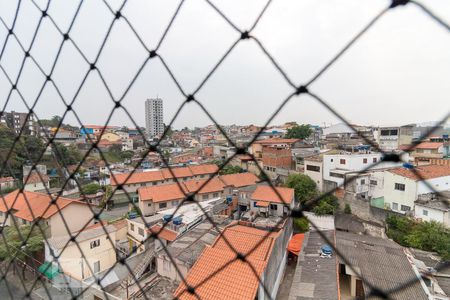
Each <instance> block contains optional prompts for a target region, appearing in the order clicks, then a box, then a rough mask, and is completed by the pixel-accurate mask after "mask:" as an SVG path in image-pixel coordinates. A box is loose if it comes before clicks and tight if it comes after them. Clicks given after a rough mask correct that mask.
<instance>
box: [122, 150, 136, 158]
mask: <svg viewBox="0 0 450 300" xmlns="http://www.w3.org/2000/svg"><path fill="white" fill-rule="evenodd" d="M133 156H134V152H133V151H131V150H127V151H122V152H121V153H120V157H121V158H122V160H126V159H131V158H133Z"/></svg>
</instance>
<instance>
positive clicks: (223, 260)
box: [174, 225, 277, 300]
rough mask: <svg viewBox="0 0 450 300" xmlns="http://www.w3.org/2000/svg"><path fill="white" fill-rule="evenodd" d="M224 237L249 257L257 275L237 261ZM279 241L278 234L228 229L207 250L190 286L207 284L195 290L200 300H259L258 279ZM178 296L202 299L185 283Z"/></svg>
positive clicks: (190, 275) (239, 227)
mask: <svg viewBox="0 0 450 300" xmlns="http://www.w3.org/2000/svg"><path fill="white" fill-rule="evenodd" d="M266 235H268V236H267V237H266ZM223 236H225V239H226V240H227V241H228V242H229V243H230V244H231V245H232V246H233V248H235V250H236V251H238V252H239V253H242V254H244V255H245V256H246V261H247V262H248V263H249V264H250V265H251V266H253V268H254V270H255V271H256V274H255V272H254V271H253V270H252V269H251V267H250V266H249V264H247V263H246V262H243V261H241V260H239V259H236V253H235V252H234V251H233V250H232V249H231V248H230V247H229V246H228V244H227V243H226V242H225V240H224V237H223ZM276 237H277V234H276V233H270V234H268V232H267V231H264V230H260V229H256V228H252V227H247V226H242V225H231V226H229V227H226V228H225V229H224V231H223V233H222V235H220V236H219V237H218V238H217V239H216V241H215V242H214V244H213V245H212V246H211V247H206V248H205V250H204V251H203V253H202V255H201V256H200V257H199V259H198V260H197V262H196V263H195V264H194V266H193V267H192V268H191V270H190V271H189V273H188V275H187V277H186V282H187V284H189V285H190V286H192V287H196V286H197V285H199V283H201V282H203V284H201V285H200V286H198V287H196V288H195V293H196V295H197V296H198V297H199V298H200V299H226V300H234V299H236V300H238V299H239V300H241V299H244V300H245V299H248V300H253V299H255V296H256V294H257V291H258V287H259V280H258V278H259V277H260V276H261V275H262V273H263V272H264V269H265V267H266V265H267V263H268V261H269V257H270V254H271V253H272V249H273V244H274V240H275V238H276ZM254 248H255V250H253V249H254ZM251 251H253V252H251ZM247 254H248V255H247ZM224 266H226V267H224ZM206 279H208V280H206ZM174 296H175V297H177V298H178V299H183V300H191V299H198V298H197V297H196V296H195V295H192V294H190V293H188V292H187V291H186V285H185V284H184V283H181V284H180V285H179V286H178V288H177V290H176V291H175V293H174Z"/></svg>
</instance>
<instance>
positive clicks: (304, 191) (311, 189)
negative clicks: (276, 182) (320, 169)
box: [286, 174, 317, 204]
mask: <svg viewBox="0 0 450 300" xmlns="http://www.w3.org/2000/svg"><path fill="white" fill-rule="evenodd" d="M286 186H287V187H289V188H292V189H294V190H295V198H296V199H297V200H299V201H300V203H302V204H303V203H305V202H306V201H308V200H311V199H312V198H314V196H316V195H317V190H316V183H315V182H314V180H312V179H311V178H309V177H308V176H307V175H304V174H291V175H289V176H288V178H287V180H286Z"/></svg>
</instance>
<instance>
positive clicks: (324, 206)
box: [313, 195, 339, 215]
mask: <svg viewBox="0 0 450 300" xmlns="http://www.w3.org/2000/svg"><path fill="white" fill-rule="evenodd" d="M338 206H339V202H338V198H337V197H336V196H334V195H326V196H324V197H323V198H322V199H320V200H319V203H318V204H317V205H316V206H314V208H313V212H314V213H315V214H316V215H334V213H335V212H336V210H337V208H338Z"/></svg>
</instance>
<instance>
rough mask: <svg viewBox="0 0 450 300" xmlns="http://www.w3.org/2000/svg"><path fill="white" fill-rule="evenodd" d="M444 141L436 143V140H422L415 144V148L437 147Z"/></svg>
mask: <svg viewBox="0 0 450 300" xmlns="http://www.w3.org/2000/svg"><path fill="white" fill-rule="evenodd" d="M443 145H444V143H437V142H424V143H420V144H418V145H417V146H415V147H414V148H415V149H438V148H439V147H442V146H443Z"/></svg>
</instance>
